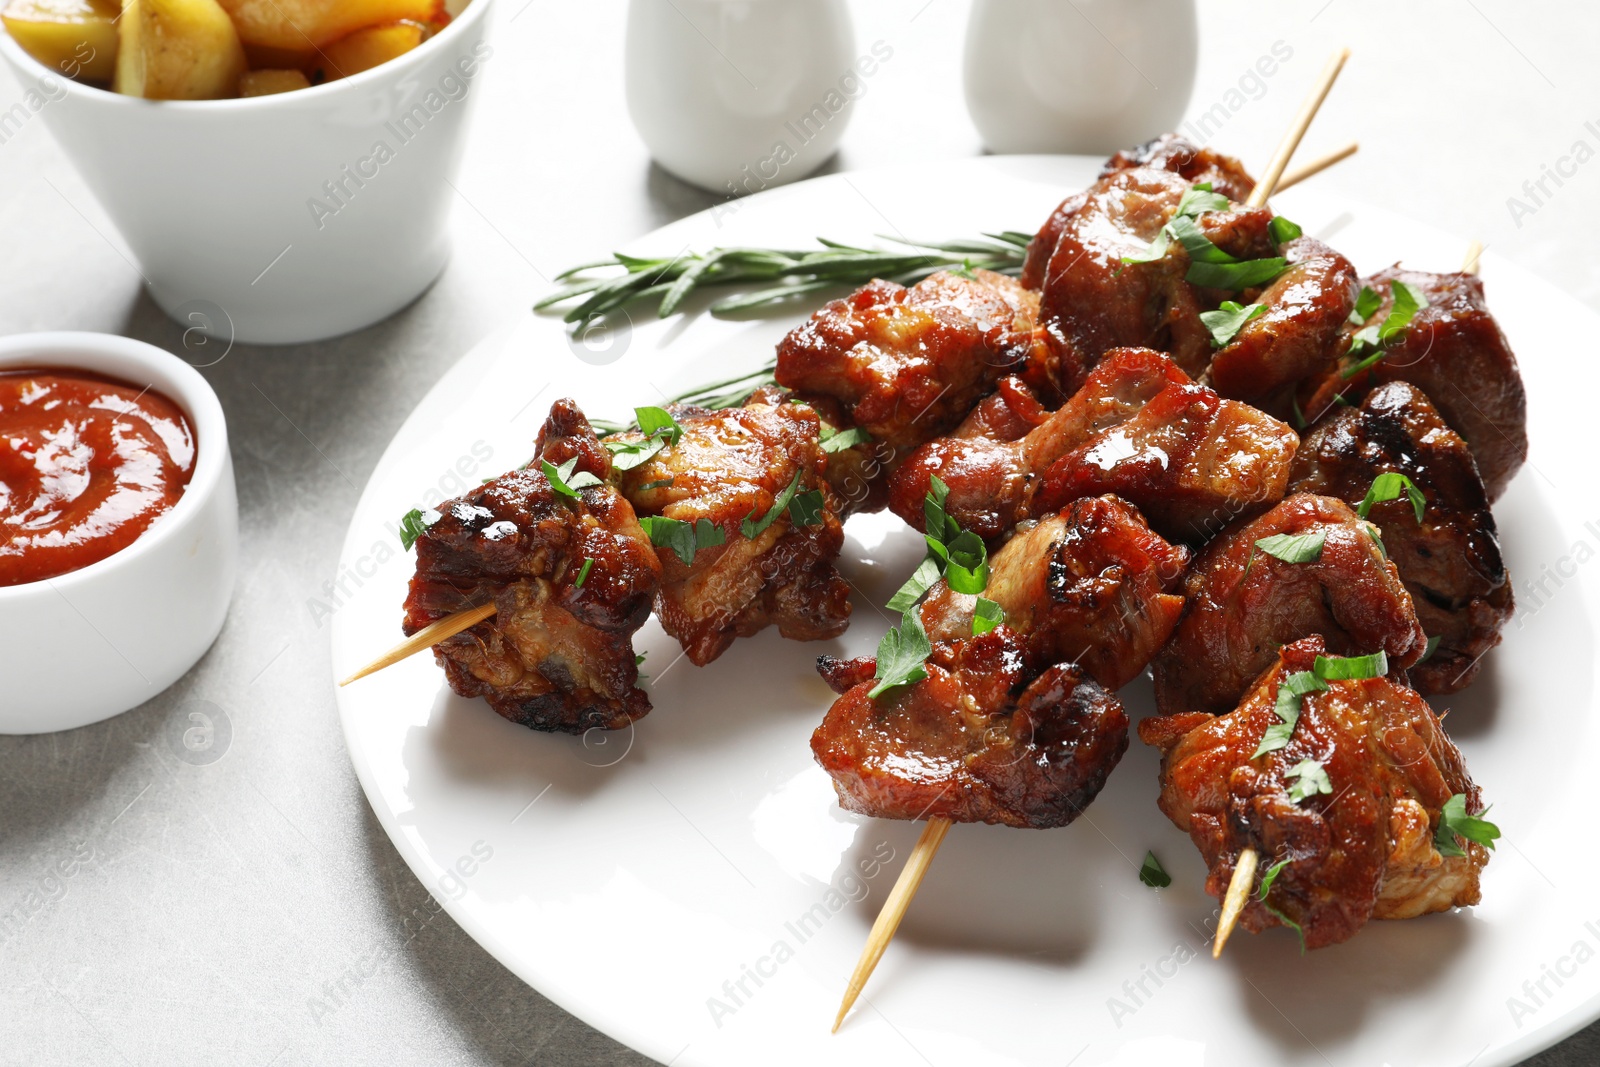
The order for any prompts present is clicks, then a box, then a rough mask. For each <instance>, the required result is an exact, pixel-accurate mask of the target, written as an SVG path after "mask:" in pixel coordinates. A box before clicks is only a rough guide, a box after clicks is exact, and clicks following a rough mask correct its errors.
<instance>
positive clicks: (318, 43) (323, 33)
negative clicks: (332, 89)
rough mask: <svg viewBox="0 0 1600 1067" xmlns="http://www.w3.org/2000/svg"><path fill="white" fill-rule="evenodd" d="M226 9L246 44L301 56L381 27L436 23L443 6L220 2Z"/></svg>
mask: <svg viewBox="0 0 1600 1067" xmlns="http://www.w3.org/2000/svg"><path fill="white" fill-rule="evenodd" d="M222 6H223V7H224V8H226V9H227V12H228V14H229V15H230V16H231V17H232V18H233V24H234V25H235V26H237V27H238V28H239V37H240V39H241V40H243V41H244V43H245V44H247V45H250V46H252V47H254V46H257V45H260V46H265V47H267V48H282V49H287V50H289V51H301V50H306V49H312V48H321V47H323V46H324V45H328V44H332V43H333V42H334V41H337V40H338V39H339V38H341V37H344V36H347V35H348V34H351V33H354V32H355V31H356V30H360V29H365V28H366V27H368V26H377V25H379V24H380V23H389V22H399V21H401V20H402V19H412V20H415V21H417V22H430V21H435V20H437V18H438V17H439V15H440V9H441V7H442V6H443V5H442V4H440V2H439V0H222Z"/></svg>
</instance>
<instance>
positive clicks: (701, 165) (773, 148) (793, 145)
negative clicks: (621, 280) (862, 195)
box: [625, 0, 893, 196]
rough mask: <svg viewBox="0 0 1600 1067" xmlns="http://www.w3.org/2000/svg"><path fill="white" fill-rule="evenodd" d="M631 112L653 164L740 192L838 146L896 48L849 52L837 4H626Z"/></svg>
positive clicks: (810, 165) (786, 177)
mask: <svg viewBox="0 0 1600 1067" xmlns="http://www.w3.org/2000/svg"><path fill="white" fill-rule="evenodd" d="M626 50H627V57H626V74H625V77H626V83H627V86H626V87H627V98H628V114H629V116H630V117H631V118H632V119H633V125H634V128H635V129H637V130H638V131H639V136H640V137H642V138H643V139H644V142H645V144H646V145H647V146H648V147H649V149H650V154H651V155H652V156H654V157H655V160H656V162H657V163H659V164H660V165H661V166H662V167H665V168H666V169H667V170H669V171H671V172H672V173H673V174H676V175H677V176H678V177H680V178H683V179H684V180H686V181H689V182H693V183H694V184H695V185H698V186H701V187H702V188H705V189H709V190H711V191H712V192H716V193H722V194H725V195H727V194H731V195H736V196H743V195H745V194H747V193H753V192H758V191H760V190H761V189H766V188H770V187H771V186H774V185H782V184H784V183H786V182H792V181H794V180H796V179H798V178H803V177H805V176H806V175H807V174H810V173H811V172H812V171H814V170H816V169H817V168H818V167H819V166H821V165H822V164H823V163H824V162H825V161H826V160H827V159H828V157H829V156H831V155H832V154H833V152H834V150H835V149H836V148H838V146H839V139H840V138H841V137H842V136H843V135H844V130H845V126H846V125H847V124H848V122H849V121H850V112H851V111H852V109H853V108H854V106H855V101H856V100H857V99H859V98H860V97H861V96H862V95H864V94H865V93H866V91H867V88H868V85H869V83H870V81H871V79H872V76H873V75H874V74H876V73H877V69H878V67H879V66H880V65H881V64H882V62H884V60H885V59H886V58H887V56H885V55H883V53H885V52H887V53H888V54H889V55H892V54H893V53H892V50H890V49H888V47H887V46H885V45H881V44H880V45H879V46H878V48H877V49H876V50H875V51H877V53H878V54H877V55H874V52H873V51H868V52H867V53H865V54H863V55H862V56H859V57H858V56H857V55H856V53H855V39H854V33H853V30H852V28H851V24H850V15H849V12H848V10H847V9H846V7H845V0H631V3H630V4H629V7H628V31H627V47H626Z"/></svg>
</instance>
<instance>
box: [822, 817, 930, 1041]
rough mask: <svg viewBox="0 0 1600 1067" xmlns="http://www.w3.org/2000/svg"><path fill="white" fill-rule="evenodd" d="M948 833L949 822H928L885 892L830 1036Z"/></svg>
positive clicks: (866, 976)
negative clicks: (880, 907) (886, 892)
mask: <svg viewBox="0 0 1600 1067" xmlns="http://www.w3.org/2000/svg"><path fill="white" fill-rule="evenodd" d="M949 832H950V820H949V819H944V818H933V819H929V820H928V822H927V825H926V826H924V827H923V828H922V836H921V837H919V838H917V846H916V847H915V848H913V849H912V850H911V858H910V859H908V860H906V865H905V867H904V869H902V870H901V872H900V878H899V880H898V881H896V882H895V884H894V888H893V889H891V890H889V898H888V899H887V900H885V901H884V902H883V910H882V911H880V912H878V918H877V921H876V922H874V923H873V924H872V932H871V933H870V934H868V935H867V946H866V948H864V949H862V950H861V958H860V959H859V960H857V961H856V969H855V971H854V972H853V973H852V974H851V975H850V985H849V987H848V988H847V989H846V990H845V991H844V1003H842V1004H840V1005H839V1014H838V1016H837V1017H836V1018H835V1019H834V1020H833V1032H834V1033H836V1034H837V1033H838V1032H839V1026H840V1024H841V1023H843V1022H844V1017H845V1016H846V1015H848V1014H850V1008H851V1007H852V1006H853V1005H854V1004H855V1002H856V997H858V996H860V995H861V990H862V989H863V988H865V987H866V984H867V979H869V978H871V977H872V972H873V969H874V968H876V967H877V966H878V961H879V960H880V959H882V958H883V950H884V949H886V948H888V947H889V942H890V941H892V940H894V932H895V931H896V930H898V929H899V928H900V920H901V919H903V918H905V914H906V909H907V908H909V907H910V906H911V898H912V897H914V896H916V895H917V887H918V886H920V885H922V876H923V875H925V874H927V873H928V865H929V864H931V863H932V862H933V856H934V853H936V852H938V851H939V846H940V845H941V844H942V843H943V842H944V835H945V834H947V833H949Z"/></svg>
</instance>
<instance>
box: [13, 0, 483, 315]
mask: <svg viewBox="0 0 1600 1067" xmlns="http://www.w3.org/2000/svg"><path fill="white" fill-rule="evenodd" d="M0 5H3V6H0V23H3V24H4V30H5V32H4V33H0V54H3V55H4V56H5V59H6V61H7V62H8V64H9V65H10V67H11V69H12V71H13V72H14V74H15V75H16V77H17V79H18V81H19V82H20V83H21V86H22V90H23V94H22V98H21V101H20V102H19V103H18V104H17V105H16V106H15V107H14V108H13V109H12V111H11V112H10V113H6V112H0V123H5V122H6V121H7V120H8V118H9V120H10V121H11V122H12V123H20V122H23V121H27V120H28V119H31V117H32V116H33V115H34V114H38V115H40V116H41V117H42V119H43V121H44V123H45V125H46V126H48V127H49V129H50V131H51V133H52V134H53V135H54V136H55V138H56V140H57V141H58V142H59V143H60V144H61V146H62V148H63V149H64V150H65V151H66V153H67V155H68V156H69V157H70V158H71V159H72V161H73V162H74V163H75V164H76V166H77V168H78V171H79V173H80V174H81V175H82V177H83V180H84V183H85V184H86V185H87V186H88V187H89V189H90V191H91V192H92V193H93V194H94V196H95V197H96V198H97V199H98V200H99V201H100V203H101V205H102V206H103V207H104V208H105V211H106V214H107V215H109V216H110V218H111V220H112V222H114V223H115V224H116V226H117V228H118V230H119V231H120V232H121V234H122V236H123V238H124V240H125V241H126V242H127V244H128V246H129V248H130V249H131V250H132V251H133V253H134V255H135V256H136V257H137V259H138V261H139V267H140V270H141V272H142V273H143V275H144V278H145V282H146V285H147V288H148V290H149V292H150V295H151V297H152V298H153V299H154V300H155V302H156V303H157V304H158V305H160V307H161V308H162V310H164V311H165V312H166V313H167V314H169V315H171V316H172V317H173V318H174V319H176V320H177V321H179V322H180V323H182V324H183V325H184V326H186V327H189V328H192V329H197V330H200V331H203V332H204V333H206V334H208V335H210V336H212V337H216V338H219V339H223V340H225V341H230V342H231V341H234V340H238V341H244V342H256V343H264V344H275V343H276V344H282V343H292V342H301V341H310V340H317V339H321V338H326V337H332V336H336V335H338V334H343V333H348V332H350V331H352V330H356V329H360V328H361V327H363V326H367V325H370V324H371V323H374V322H377V321H378V320H380V319H383V318H385V317H387V316H388V315H390V314H392V313H394V312H395V311H397V310H398V309H400V308H402V307H404V306H405V305H406V304H408V303H410V302H411V301H412V300H413V299H415V298H416V297H417V296H418V295H419V294H420V293H421V292H423V291H424V290H425V289H426V288H427V287H428V286H429V285H430V284H431V283H432V281H433V279H434V278H436V277H437V276H438V274H439V272H440V271H441V270H442V269H443V267H444V264H445V262H446V260H447V259H448V256H449V241H448V234H447V227H448V218H449V211H450V207H451V196H452V195H453V191H452V184H453V179H454V178H455V175H456V173H457V171H458V170H459V167H460V162H461V158H462V154H463V151H464V147H465V139H466V135H467V130H468V125H469V123H468V118H469V116H470V113H471V111H472V110H473V104H474V100H475V98H476V96H477V95H478V94H479V91H480V90H479V89H478V88H477V83H478V80H479V78H480V77H481V75H482V73H483V71H484V69H485V67H486V66H487V65H488V64H489V62H490V60H491V59H492V57H493V55H494V49H493V48H492V47H491V46H490V44H489V43H488V27H489V22H490V9H491V7H492V6H493V0H121V2H120V3H119V2H118V0H0ZM19 109H20V110H19Z"/></svg>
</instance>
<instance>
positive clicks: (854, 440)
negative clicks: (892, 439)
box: [822, 426, 872, 455]
mask: <svg viewBox="0 0 1600 1067" xmlns="http://www.w3.org/2000/svg"><path fill="white" fill-rule="evenodd" d="M871 443H872V435H871V434H869V433H868V432H867V431H865V430H863V429H862V428H861V427H859V426H852V427H850V429H848V430H835V431H834V432H833V433H828V432H827V431H826V430H824V431H823V434H822V450H823V451H824V452H826V453H828V454H829V455H832V454H833V453H835V452H843V451H844V450H845V449H847V448H854V447H855V446H856V445H868V444H871Z"/></svg>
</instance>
